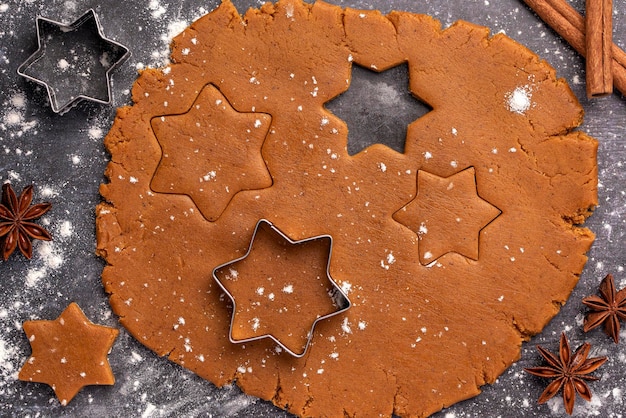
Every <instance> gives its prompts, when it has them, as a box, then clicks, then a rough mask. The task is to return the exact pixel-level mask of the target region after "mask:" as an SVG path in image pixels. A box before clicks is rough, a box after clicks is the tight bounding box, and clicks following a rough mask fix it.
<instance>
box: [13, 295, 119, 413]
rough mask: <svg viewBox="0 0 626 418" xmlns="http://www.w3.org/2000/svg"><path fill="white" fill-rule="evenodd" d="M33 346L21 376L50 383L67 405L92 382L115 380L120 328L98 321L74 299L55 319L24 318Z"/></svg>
mask: <svg viewBox="0 0 626 418" xmlns="http://www.w3.org/2000/svg"><path fill="white" fill-rule="evenodd" d="M24 331H25V332H26V335H27V336H28V341H29V342H30V345H31V348H32V354H31V356H30V358H29V359H28V360H27V361H26V363H24V366H22V369H21V370H20V372H19V376H18V377H19V379H20V380H24V381H27V382H39V383H46V384H47V385H50V386H51V387H52V389H53V390H54V393H55V394H56V396H57V398H58V399H59V402H61V405H63V406H65V405H67V404H68V403H69V402H70V401H71V400H72V399H73V398H74V396H76V394H77V393H78V392H79V391H80V390H81V389H82V388H83V387H84V386H88V385H112V384H113V383H115V378H114V377H113V372H112V371H111V367H110V366H109V362H108V359H107V354H108V353H109V351H110V349H111V346H112V345H113V342H114V341H115V338H116V337H117V335H118V333H119V331H118V330H117V329H114V328H109V327H105V326H102V325H95V324H93V323H92V322H90V321H89V319H87V317H86V316H85V314H84V313H83V311H82V310H81V309H80V307H79V306H78V305H77V304H76V303H74V302H72V303H71V304H70V305H69V306H68V307H67V308H66V309H65V310H64V311H63V313H61V315H60V316H59V317H58V318H57V319H55V320H52V321H46V320H38V321H26V322H24Z"/></svg>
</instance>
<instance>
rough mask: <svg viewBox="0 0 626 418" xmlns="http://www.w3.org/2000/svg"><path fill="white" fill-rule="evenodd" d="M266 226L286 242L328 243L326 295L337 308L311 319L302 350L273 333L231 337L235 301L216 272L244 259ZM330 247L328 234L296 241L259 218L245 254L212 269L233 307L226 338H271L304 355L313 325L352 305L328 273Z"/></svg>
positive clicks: (295, 243) (254, 339)
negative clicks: (260, 231)
mask: <svg viewBox="0 0 626 418" xmlns="http://www.w3.org/2000/svg"><path fill="white" fill-rule="evenodd" d="M264 227H267V228H269V229H271V230H272V231H273V232H275V233H276V234H277V235H278V236H280V237H281V238H282V239H284V240H285V241H286V242H288V243H289V244H291V245H297V244H304V243H307V242H312V241H317V240H320V239H328V240H329V242H330V244H329V250H328V261H327V263H326V277H327V279H328V281H329V282H330V284H331V285H332V289H331V290H330V291H329V292H328V296H329V297H330V298H331V299H332V301H333V304H334V306H336V307H337V309H336V310H335V311H334V312H332V313H329V314H326V315H321V316H319V317H317V319H315V321H313V323H312V325H311V329H310V331H309V332H308V335H307V340H306V344H305V345H304V348H303V350H302V352H296V351H294V350H292V349H291V348H289V347H287V346H286V345H285V344H284V343H283V342H281V341H280V339H279V338H277V337H276V336H275V335H273V334H270V333H267V334H263V335H259V336H254V337H250V338H243V339H235V338H234V337H233V326H234V323H235V314H236V312H237V302H236V301H235V297H234V296H233V295H232V294H231V292H230V291H229V290H228V289H227V288H226V286H225V285H224V284H223V283H222V282H221V281H220V279H219V278H218V277H217V273H218V272H219V271H220V270H222V269H224V268H225V267H228V266H231V265H234V264H236V263H238V262H239V261H242V260H244V259H246V258H247V257H248V256H249V255H250V253H251V252H252V246H253V244H254V240H255V238H256V236H257V234H258V232H259V230H260V229H261V228H264ZM332 247H333V239H332V237H331V236H330V235H317V236H314V237H310V238H305V239H303V240H298V241H294V240H292V239H291V238H289V237H288V236H287V235H285V234H284V233H283V232H282V231H281V230H280V229H278V228H277V227H276V226H274V224H272V223H271V222H270V221H268V220H266V219H260V220H259V221H258V222H257V224H256V227H255V228H254V232H253V234H252V238H251V239H250V246H249V247H248V251H247V252H246V254H245V255H243V256H242V257H239V258H237V259H235V260H232V261H229V262H227V263H224V264H221V265H219V266H217V267H215V268H214V269H213V279H214V280H215V281H216V282H217V284H218V285H219V286H220V288H221V289H222V290H223V291H224V293H225V294H226V296H228V298H229V299H230V301H231V303H232V305H233V307H232V311H233V313H232V315H231V320H230V327H229V333H228V339H229V340H230V342H231V343H234V344H243V343H248V342H251V341H257V340H261V339H264V338H270V339H272V340H273V341H274V342H275V343H276V344H278V345H279V346H280V347H281V348H282V349H283V350H285V351H286V352H287V353H289V354H291V355H292V356H294V357H296V358H302V357H304V355H305V354H306V352H307V350H308V348H309V346H310V345H311V340H312V339H313V331H314V329H315V326H316V325H317V323H318V322H320V321H322V320H325V319H328V318H331V317H333V316H337V315H339V314H341V313H343V312H345V311H347V310H348V309H350V307H351V306H352V302H351V301H350V299H349V298H348V296H347V294H346V293H345V292H344V291H343V290H342V289H341V287H340V286H339V285H338V284H337V283H336V282H335V280H334V279H333V278H332V277H331V275H330V260H331V254H332Z"/></svg>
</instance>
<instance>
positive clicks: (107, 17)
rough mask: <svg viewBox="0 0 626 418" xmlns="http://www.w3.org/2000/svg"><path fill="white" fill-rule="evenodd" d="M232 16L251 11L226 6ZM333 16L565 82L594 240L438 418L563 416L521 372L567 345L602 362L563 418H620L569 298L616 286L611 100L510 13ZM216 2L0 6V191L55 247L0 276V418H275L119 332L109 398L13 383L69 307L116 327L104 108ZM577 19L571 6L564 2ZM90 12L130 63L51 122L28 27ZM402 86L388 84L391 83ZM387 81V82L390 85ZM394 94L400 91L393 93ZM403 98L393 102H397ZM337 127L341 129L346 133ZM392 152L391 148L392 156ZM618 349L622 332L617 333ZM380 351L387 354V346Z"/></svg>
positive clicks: (618, 101)
mask: <svg viewBox="0 0 626 418" xmlns="http://www.w3.org/2000/svg"><path fill="white" fill-rule="evenodd" d="M234 3H235V5H236V6H237V7H238V8H239V10H240V11H241V12H243V11H244V10H245V9H247V8H248V7H250V6H258V5H259V4H260V3H261V2H260V1H252V0H247V1H246V0H235V1H234ZM330 3H335V4H338V5H340V6H345V7H348V6H349V7H356V8H364V9H373V8H376V9H380V10H382V11H383V12H389V11H390V10H392V9H397V10H406V11H411V12H417V13H426V14H430V15H432V16H434V17H436V18H437V19H439V20H441V21H442V23H443V25H444V26H448V25H450V24H451V23H453V22H454V21H456V20H459V19H462V20H468V21H470V22H473V23H476V24H480V25H484V26H487V27H489V28H490V29H491V31H492V32H493V33H496V32H500V31H503V32H505V33H506V34H507V35H508V36H510V37H511V38H513V39H515V40H517V41H519V42H521V43H522V44H524V45H526V46H527V47H528V48H530V49H531V50H533V51H534V52H536V53H537V54H538V55H539V56H541V57H542V58H543V59H545V60H546V61H548V62H549V63H550V64H551V65H552V66H553V67H555V68H556V70H557V73H558V75H559V76H560V77H563V78H565V79H566V80H567V81H568V82H569V84H570V85H571V87H572V89H573V91H574V93H575V94H576V96H577V97H578V99H579V100H580V102H581V104H582V106H583V107H584V109H585V112H586V116H585V122H584V125H583V126H582V127H581V129H582V130H584V131H585V132H587V133H589V134H590V135H592V136H594V137H596V138H597V139H598V140H599V144H600V146H599V155H598V164H599V202H600V204H599V206H598V208H597V210H596V211H595V213H594V215H593V216H592V217H591V218H590V219H589V221H588V223H587V226H588V227H590V228H591V229H592V230H593V231H594V232H595V233H596V235H597V239H596V242H595V244H594V246H593V248H592V249H591V251H590V253H589V262H588V264H587V266H586V267H585V270H584V272H583V274H582V276H581V280H580V282H579V284H578V286H577V287H576V288H575V289H574V292H573V293H572V296H571V298H570V300H569V301H568V303H567V304H566V305H565V306H564V307H563V309H562V310H561V312H560V313H559V314H558V315H557V316H556V317H555V318H554V319H553V320H552V321H551V323H550V324H549V325H548V326H547V327H546V328H545V329H544V331H543V332H542V333H541V334H540V335H537V336H536V337H534V338H533V339H532V341H531V342H530V343H526V344H524V346H523V349H522V358H521V360H520V361H519V362H517V363H516V364H514V365H513V366H512V367H511V368H510V369H508V370H507V371H506V372H505V373H504V374H503V375H502V376H501V377H500V378H499V379H498V380H497V382H496V383H495V384H493V385H488V386H485V387H484V388H483V393H482V394H481V395H479V396H477V397H476V398H474V399H471V400H468V401H465V402H461V403H459V404H456V405H453V406H451V407H450V408H448V409H446V410H444V411H442V412H441V413H439V414H437V416H439V417H446V418H460V417H474V416H476V417H484V416H490V417H491V416H494V417H495V416H504V417H511V416H564V415H565V414H564V412H563V409H562V401H561V400H560V398H557V399H555V400H553V401H550V402H548V404H547V405H537V404H536V399H537V398H538V396H539V394H540V393H541V392H542V390H543V385H542V382H540V381H539V379H535V378H532V377H530V376H528V375H527V374H525V373H524V372H523V371H522V368H523V367H526V366H531V365H534V364H536V363H537V362H538V360H539V359H538V355H537V353H536V351H535V348H534V347H535V344H542V345H544V346H546V347H548V348H550V349H552V350H554V349H556V348H557V346H558V337H559V335H560V333H561V332H562V331H566V332H567V334H568V336H569V337H570V339H571V340H572V345H574V346H577V345H579V344H580V343H582V341H583V340H588V341H591V342H593V343H594V352H593V353H594V355H607V356H609V360H608V363H607V364H606V365H605V366H603V367H602V369H600V371H598V372H597V375H598V376H600V377H601V378H602V380H601V381H599V382H596V383H593V385H592V391H593V393H594V397H593V400H592V402H591V403H586V402H582V401H581V400H580V399H579V400H578V402H577V405H576V408H575V410H574V416H585V417H586V416H600V417H621V416H624V415H626V400H623V395H624V394H625V392H626V349H625V348H624V347H625V346H626V342H622V343H621V344H620V345H615V344H613V343H612V341H611V340H609V339H608V338H606V336H605V335H604V334H603V333H602V332H601V331H593V332H591V333H588V334H584V333H583V331H582V321H583V318H584V312H585V309H584V306H583V305H582V303H581V298H582V297H584V296H587V295H590V294H593V293H595V292H596V289H597V286H598V284H599V282H600V280H601V279H602V278H603V277H604V276H605V275H606V274H607V273H614V275H615V277H616V283H617V285H618V287H624V286H626V273H625V272H624V266H625V265H626V254H624V251H623V248H624V241H623V240H624V235H625V234H626V225H625V223H624V222H625V221H626V182H625V180H626V175H625V174H624V172H625V170H626V167H624V166H623V165H624V164H625V163H626V101H625V100H624V97H622V96H621V95H620V94H614V95H613V96H610V97H606V98H602V99H596V100H593V101H589V100H587V98H586V95H585V83H584V80H585V71H584V61H583V60H582V58H580V57H579V56H578V55H577V54H576V53H575V52H574V51H573V50H572V48H570V47H569V46H568V45H567V44H566V43H565V42H564V41H562V40H561V39H560V38H559V37H558V36H557V35H556V34H555V33H554V32H553V31H552V30H551V29H549V28H548V27H547V26H546V25H544V24H543V23H542V22H541V21H540V20H539V19H538V18H537V17H536V16H535V15H534V14H533V13H532V12H531V11H530V10H529V9H528V8H527V7H526V6H525V5H524V4H523V3H522V2H521V1H519V0H446V1H444V0H390V1H387V0H330ZM217 4H218V0H135V1H117V0H49V1H45V2H44V1H42V0H8V1H7V0H0V103H2V106H1V107H0V181H2V182H5V181H7V180H8V181H11V183H12V184H14V186H15V187H16V189H19V190H21V189H22V188H23V187H24V186H26V185H28V184H34V185H35V188H36V196H35V201H50V202H52V203H53V205H54V207H53V210H52V211H50V212H49V214H47V215H46V216H45V217H44V218H43V220H42V222H43V223H44V224H45V225H47V228H48V229H49V230H50V231H51V232H52V233H53V234H54V236H55V239H54V241H52V242H51V243H42V242H37V243H36V244H35V249H34V257H33V259H32V260H31V261H28V260H26V259H25V258H23V257H22V256H21V255H17V254H15V255H14V256H12V257H11V258H10V259H9V261H6V262H1V263H0V289H1V290H0V416H32V417H35V416H38V417H48V416H124V417H130V416H133V417H134V416H141V417H158V416H215V417H244V416H246V417H247V416H267V417H270V416H271V417H280V416H288V414H286V413H285V412H283V411H281V410H279V409H277V408H275V407H273V406H272V405H271V404H269V403H266V402H263V401H260V400H257V399H255V398H252V397H249V396H247V395H245V394H242V393H241V392H240V391H239V390H238V389H237V388H236V387H227V388H221V389H218V388H216V387H214V386H213V385H212V384H211V383H209V382H206V381H204V380H202V379H200V378H198V377H197V376H195V375H194V374H192V373H191V372H188V371H186V370H184V369H182V368H181V367H179V366H177V365H175V364H173V363H170V362H169V361H167V360H166V359H164V358H159V357H157V356H156V355H155V354H153V353H152V352H151V351H149V350H147V349H146V348H144V347H143V346H142V345H141V344H139V343H138V342H137V341H135V340H134V339H133V338H132V337H131V336H130V335H128V333H126V332H125V331H124V330H123V329H121V333H120V336H119V337H118V339H117V341H116V342H115V344H114V346H113V349H112V351H111V354H110V357H109V359H110V363H111V366H112V369H113V371H114V373H115V376H116V378H117V382H116V384H115V386H113V387H108V386H92V387H88V388H85V389H83V391H82V392H80V393H79V394H78V396H77V397H76V398H75V399H74V400H73V401H72V402H71V403H70V404H69V406H67V407H65V408H63V407H61V406H60V405H59V403H58V402H57V401H56V399H54V395H53V392H52V390H51V389H50V388H49V387H47V386H46V385H42V384H32V383H24V382H20V381H18V380H17V372H18V370H19V369H20V367H21V366H22V364H23V362H24V361H25V360H26V359H27V358H28V355H29V354H30V347H29V344H28V341H27V339H26V337H25V335H24V333H23V331H22V328H21V324H22V322H23V321H26V320H30V319H54V318H56V317H57V316H58V315H59V314H60V312H61V311H62V310H63V309H64V308H65V307H66V306H67V304H68V303H69V302H71V301H76V302H78V303H79V305H80V306H81V307H82V308H83V309H84V311H85V313H86V314H87V316H88V317H89V318H90V319H91V320H92V321H94V322H96V323H100V324H104V325H109V326H114V327H118V323H117V320H116V317H115V315H114V314H113V313H112V312H111V310H110V307H109V305H108V301H107V297H106V295H105V293H104V291H103V289H102V285H101V282H100V274H101V271H102V268H103V265H104V263H103V261H102V260H100V259H99V258H98V257H96V255H95V254H94V252H95V229H94V223H95V213H94V207H95V205H96V204H97V203H98V202H99V201H100V196H99V194H98V186H99V184H100V183H101V182H103V181H104V179H103V171H104V168H105V166H106V164H107V160H108V155H107V153H106V151H105V149H104V146H103V144H102V139H103V137H104V135H106V132H107V131H108V129H109V127H110V125H111V123H112V120H113V118H114V115H115V108H116V107H117V106H121V105H125V104H128V103H130V94H129V90H130V88H131V86H132V83H133V81H134V79H135V77H136V71H137V69H140V68H143V67H148V66H162V65H165V64H166V63H167V56H168V43H169V40H170V39H171V37H172V36H173V35H175V34H176V33H178V32H179V31H180V30H182V29H183V28H184V27H186V26H187V25H188V24H189V23H191V22H192V21H194V20H195V19H197V18H198V17H200V16H201V15H203V14H204V13H207V12H209V11H210V10H212V9H213V8H214V7H215V6H216V5H217ZM572 4H573V5H574V7H576V8H577V9H578V10H580V11H582V9H583V8H584V0H575V1H573V3H572ZM89 8H93V9H94V10H95V11H96V13H97V15H98V16H99V18H100V22H101V24H102V27H103V31H104V34H105V35H106V36H107V37H109V38H111V39H114V40H116V41H118V42H120V43H122V44H124V45H126V46H127V47H128V48H129V49H130V50H131V52H132V56H131V57H130V59H129V60H128V61H126V62H125V63H124V64H123V65H122V66H121V67H119V68H117V69H116V70H115V71H114V72H113V77H112V79H113V80H112V93H113V104H112V105H100V104H94V103H87V102H83V103H82V104H80V105H79V106H78V107H76V108H74V109H72V110H71V111H70V112H69V113H67V114H66V115H63V116H59V115H57V114H54V113H53V112H52V111H51V109H50V106H49V105H48V102H47V97H46V95H45V92H44V90H42V89H41V88H40V87H38V86H37V85H36V84H34V83H32V82H30V81H28V80H26V79H24V78H22V77H20V76H18V75H17V73H16V70H17V67H18V66H19V65H20V64H21V63H22V62H24V61H25V60H26V59H27V58H28V57H29V55H30V54H31V53H32V52H34V50H35V49H36V47H37V38H36V31H35V17H36V16H38V15H42V16H45V17H48V18H51V19H53V20H57V21H63V22H68V23H69V22H71V21H73V20H74V19H76V18H77V17H79V16H80V15H82V14H83V13H84V12H85V11H86V10H87V9H89ZM614 9H615V12H614V40H615V42H616V43H617V44H618V45H620V46H621V47H622V48H624V47H626V2H625V1H624V0H614ZM401 76H402V75H400V77H401ZM394 77H399V76H398V75H396V76H394ZM398 85H400V84H398ZM405 93H406V92H402V94H405ZM348 123H349V124H350V120H348ZM392 145H393V144H392ZM622 340H623V341H626V332H622ZM390 349H393V343H392V342H391V343H390Z"/></svg>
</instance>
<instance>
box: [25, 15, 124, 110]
mask: <svg viewBox="0 0 626 418" xmlns="http://www.w3.org/2000/svg"><path fill="white" fill-rule="evenodd" d="M36 21H37V42H38V49H37V51H35V52H34V53H33V54H32V55H31V56H30V57H29V58H28V59H27V60H26V61H25V62H24V63H22V65H20V66H19V68H18V69H17V73H18V74H19V75H21V76H23V77H25V78H27V79H29V80H31V81H34V82H35V83H38V84H41V85H43V86H44V87H46V90H47V91H48V98H49V100H50V106H51V107H52V111H53V112H55V113H58V114H61V115H62V114H64V113H65V112H67V111H68V110H70V109H71V108H73V107H74V106H76V105H77V104H78V103H80V102H81V101H83V100H89V101H93V102H96V103H101V104H110V103H111V85H110V84H111V83H110V75H109V74H110V72H111V71H113V69H115V68H116V67H117V66H119V65H120V64H121V63H122V62H124V61H125V60H126V59H127V58H128V57H129V56H130V51H129V49H128V48H126V47H125V46H124V45H122V44H120V43H118V42H115V41H113V40H111V39H108V38H106V37H105V36H104V34H103V33H102V26H101V25H100V21H99V20H98V16H97V15H96V13H95V11H94V10H93V9H89V10H88V11H87V12H86V13H85V14H83V15H82V16H81V17H79V18H78V19H76V20H75V21H74V22H72V23H70V24H65V23H61V22H57V21H54V20H51V19H47V18H45V17H41V16H37V19H36Z"/></svg>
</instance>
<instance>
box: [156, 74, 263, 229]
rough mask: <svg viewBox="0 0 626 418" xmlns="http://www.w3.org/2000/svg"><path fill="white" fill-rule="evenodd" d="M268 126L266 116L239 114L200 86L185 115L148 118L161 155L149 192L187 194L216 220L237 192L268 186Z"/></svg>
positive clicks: (209, 87) (208, 88)
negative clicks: (264, 152) (265, 146)
mask: <svg viewBox="0 0 626 418" xmlns="http://www.w3.org/2000/svg"><path fill="white" fill-rule="evenodd" d="M270 123H271V116H270V115H267V114H265V113H242V112H238V111H236V110H235V109H234V108H233V107H232V106H231V105H230V103H229V102H228V100H226V98H225V97H224V96H223V95H222V94H221V93H220V92H219V90H218V89H217V88H215V87H214V86H213V85H207V86H205V87H204V89H202V91H201V92H200V94H199V95H198V98H197V99H196V101H195V103H194V104H193V105H192V106H191V108H190V109H189V110H188V111H187V112H186V113H183V114H181V115H166V116H159V117H156V118H154V119H152V129H153V130H154V133H155V135H156V138H157V141H158V142H159V144H160V145H161V149H162V151H163V154H162V157H161V161H160V163H159V166H158V168H157V171H156V173H155V175H154V178H153V179H152V189H153V190H154V191H155V192H160V193H176V194H185V195H188V196H189V197H191V199H192V200H193V201H194V203H195V204H196V206H197V207H198V209H199V210H200V212H201V213H202V215H204V217H205V218H206V219H208V220H209V221H212V222H213V221H216V220H217V219H218V218H219V216H220V215H221V214H222V212H224V210H225V209H226V207H227V206H228V204H229V203H230V201H231V199H232V198H233V196H234V195H235V194H237V193H238V192H240V191H243V190H257V189H264V188H267V187H270V186H271V185H272V177H271V176H270V174H269V171H268V170H267V166H266V165H265V161H264V160H263V156H262V155H261V147H262V146H263V142H264V141H265V137H266V135H267V133H268V131H269V128H270Z"/></svg>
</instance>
